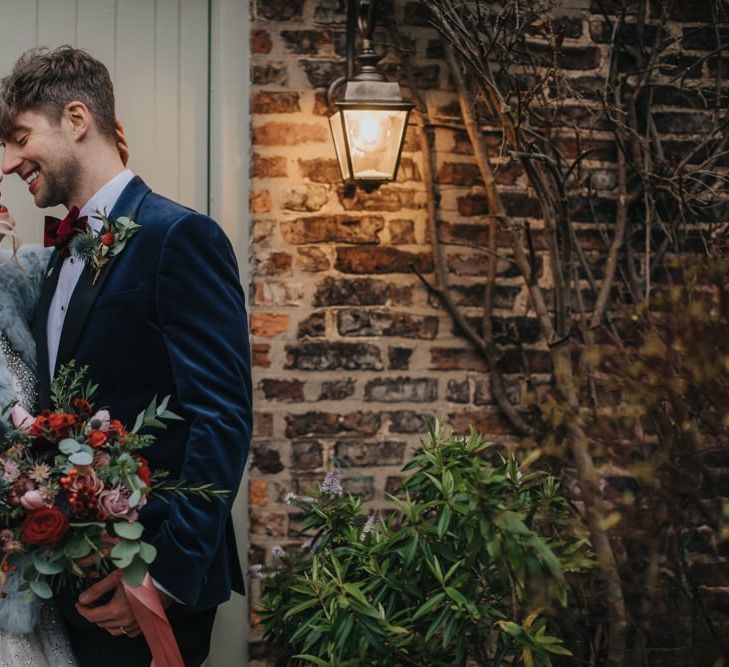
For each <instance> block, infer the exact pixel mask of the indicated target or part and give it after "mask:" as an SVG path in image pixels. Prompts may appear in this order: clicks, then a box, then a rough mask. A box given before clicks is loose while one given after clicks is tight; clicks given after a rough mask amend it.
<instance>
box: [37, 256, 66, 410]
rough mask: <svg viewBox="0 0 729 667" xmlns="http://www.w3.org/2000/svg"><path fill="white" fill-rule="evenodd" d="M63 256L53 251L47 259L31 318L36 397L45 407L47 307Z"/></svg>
mask: <svg viewBox="0 0 729 667" xmlns="http://www.w3.org/2000/svg"><path fill="white" fill-rule="evenodd" d="M62 264H63V257H61V255H60V253H57V252H54V253H53V255H52V256H51V259H50V260H49V261H48V267H47V269H46V275H45V277H44V280H43V287H42V289H41V294H40V299H39V300H38V309H37V310H36V314H35V319H34V320H33V336H34V338H35V348H36V357H37V364H38V394H39V396H38V399H39V401H40V405H41V407H43V408H44V407H47V406H48V404H49V401H50V369H49V368H48V309H49V308H50V306H51V300H52V299H53V294H54V292H55V291H56V285H58V275H59V274H60V273H61V265H62Z"/></svg>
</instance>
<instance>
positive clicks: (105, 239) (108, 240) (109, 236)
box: [101, 232, 115, 247]
mask: <svg viewBox="0 0 729 667" xmlns="http://www.w3.org/2000/svg"><path fill="white" fill-rule="evenodd" d="M114 240H115V237H114V232H106V234H104V235H103V236H102V237H101V242H102V243H103V244H104V245H105V246H107V247H110V246H113V245H114Z"/></svg>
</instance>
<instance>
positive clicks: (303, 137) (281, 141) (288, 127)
mask: <svg viewBox="0 0 729 667" xmlns="http://www.w3.org/2000/svg"><path fill="white" fill-rule="evenodd" d="M328 141H329V130H328V128H327V127H326V126H324V125H314V124H312V123H284V122H280V121H271V122H269V123H265V124H264V125H259V126H258V127H255V128H253V143H254V144H260V145H262V146H297V145H299V144H306V143H324V142H328Z"/></svg>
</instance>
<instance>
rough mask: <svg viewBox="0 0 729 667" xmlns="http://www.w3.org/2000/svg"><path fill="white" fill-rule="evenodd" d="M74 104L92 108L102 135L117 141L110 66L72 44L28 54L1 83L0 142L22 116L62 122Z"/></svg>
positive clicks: (22, 56) (36, 49) (21, 57)
mask: <svg viewBox="0 0 729 667" xmlns="http://www.w3.org/2000/svg"><path fill="white" fill-rule="evenodd" d="M75 101H77V102H83V103H84V104H85V105H86V106H87V107H88V109H89V111H90V112H91V116H92V117H93V119H94V121H95V122H96V126H97V128H98V130H99V132H100V133H101V135H102V136H105V137H107V138H109V140H110V141H114V142H116V131H115V129H114V120H115V117H116V114H115V110H114V87H113V85H112V83H111V77H110V76H109V70H108V69H107V68H106V66H105V65H104V64H103V63H102V62H100V61H98V60H96V58H94V57H92V56H91V55H89V54H88V53H86V51H82V50H81V49H75V48H73V47H72V46H68V45H66V46H61V47H59V48H57V49H47V48H35V49H30V50H28V51H26V52H25V53H24V54H23V55H21V56H20V58H18V60H17V61H16V62H15V65H14V66H13V70H12V72H10V74H8V76H6V77H5V78H3V79H2V81H0V139H2V140H4V139H5V138H7V136H8V134H9V133H10V132H11V131H12V129H13V127H14V124H15V118H16V117H17V115H18V114H19V113H22V112H24V111H36V112H40V113H43V114H45V115H46V116H47V117H48V118H49V119H50V120H51V121H53V122H54V123H58V122H59V121H60V119H61V114H62V113H63V109H64V108H65V107H66V105H67V104H69V103H70V102H75Z"/></svg>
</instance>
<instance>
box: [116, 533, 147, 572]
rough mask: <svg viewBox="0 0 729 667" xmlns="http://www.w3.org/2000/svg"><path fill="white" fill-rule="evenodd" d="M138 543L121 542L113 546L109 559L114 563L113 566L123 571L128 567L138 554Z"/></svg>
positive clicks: (130, 541)
mask: <svg viewBox="0 0 729 667" xmlns="http://www.w3.org/2000/svg"><path fill="white" fill-rule="evenodd" d="M139 544H140V543H139V542H137V541H132V540H122V541H121V542H119V543H118V544H116V545H114V548H113V549H112V550H111V554H110V555H111V559H112V560H113V561H114V565H116V566H117V567H118V568H120V569H123V568H125V567H128V566H129V565H130V564H131V563H132V561H133V560H134V557H135V556H136V555H137V554H138V553H139V550H140V546H139Z"/></svg>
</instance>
